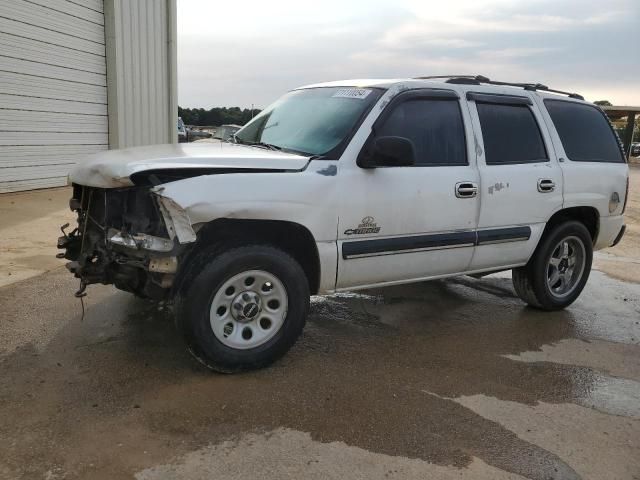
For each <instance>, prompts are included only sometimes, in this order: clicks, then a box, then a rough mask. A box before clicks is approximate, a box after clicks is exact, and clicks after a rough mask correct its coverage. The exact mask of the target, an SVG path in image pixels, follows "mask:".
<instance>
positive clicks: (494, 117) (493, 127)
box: [476, 102, 547, 165]
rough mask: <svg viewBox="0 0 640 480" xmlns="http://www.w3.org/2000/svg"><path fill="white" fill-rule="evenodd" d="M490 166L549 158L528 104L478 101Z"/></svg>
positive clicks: (540, 160) (542, 160) (486, 153)
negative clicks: (499, 103) (500, 103)
mask: <svg viewBox="0 0 640 480" xmlns="http://www.w3.org/2000/svg"><path fill="white" fill-rule="evenodd" d="M476 106H477V107H478V115H479V116H480V126H481V128H482V138H483V140H484V150H485V158H486V161H487V164H488V165H500V164H504V163H531V162H545V161H547V152H546V150H545V148H544V142H543V141H542V135H541V134H540V128H539V127H538V123H537V122H536V119H535V118H534V116H533V112H532V111H531V109H530V108H529V107H528V106H526V105H498V104H494V103H480V102H476Z"/></svg>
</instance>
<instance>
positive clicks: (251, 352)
mask: <svg viewBox="0 0 640 480" xmlns="http://www.w3.org/2000/svg"><path fill="white" fill-rule="evenodd" d="M191 264H192V268H191V269H190V272H189V273H188V274H187V276H186V278H185V279H184V281H183V283H182V286H181V289H180V292H179V293H178V295H177V298H176V325H177V326H178V328H179V329H180V330H181V331H182V333H183V335H184V338H185V341H186V343H187V347H188V349H189V352H190V353H191V354H192V355H193V356H194V357H195V358H196V359H197V360H198V361H200V362H201V363H202V364H204V365H205V366H206V367H208V368H210V369H211V370H215V371H217V372H221V373H235V372H239V371H244V370H253V369H258V368H262V367H265V366H267V365H269V364H271V363H272V362H274V361H275V360H277V359H279V358H280V357H282V356H283V355H284V354H285V353H286V352H287V351H288V350H289V349H290V348H291V347H292V346H293V344H294V343H295V342H296V340H297V339H298V337H299V336H300V334H301V332H302V330H303V328H304V325H305V322H306V317H307V314H308V312H309V297H310V295H309V284H308V281H307V278H306V276H305V273H304V271H303V270H302V267H300V265H299V264H298V262H297V261H296V260H294V259H293V258H292V257H291V256H290V255H288V254H287V253H285V252H283V251H281V250H279V249H277V248H274V247H272V246H268V245H248V246H241V247H237V248H232V249H228V250H225V251H222V252H220V251H219V249H217V248H211V249H208V250H205V251H203V252H201V253H200V254H199V255H197V256H195V257H194V258H192V260H191ZM248 270H262V271H266V272H268V273H270V274H272V275H274V276H275V277H277V279H278V280H279V281H280V282H281V283H282V285H284V288H285V290H286V294H287V299H288V308H287V311H286V315H285V317H284V322H283V323H282V325H281V326H280V328H279V330H278V331H277V333H276V334H275V336H273V337H272V338H271V339H270V340H268V341H267V342H266V343H264V344H262V345H259V346H256V347H255V348H250V349H244V350H242V349H238V348H231V347H230V346H228V345H225V344H223V343H222V342H221V341H220V340H219V339H218V338H217V337H216V335H215V334H214V332H213V329H212V326H211V323H210V316H209V315H210V308H211V304H212V301H213V299H214V296H215V294H216V292H217V291H218V290H219V289H220V288H221V287H222V286H223V284H224V283H225V281H227V280H228V279H230V278H232V277H233V276H234V275H237V274H240V273H242V272H245V271H248Z"/></svg>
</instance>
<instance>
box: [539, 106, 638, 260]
mask: <svg viewBox="0 0 640 480" xmlns="http://www.w3.org/2000/svg"><path fill="white" fill-rule="evenodd" d="M534 97H535V101H536V102H537V103H538V106H539V107H540V111H541V114H542V118H543V119H544V122H545V124H546V125H547V129H548V130H549V134H550V135H551V138H552V140H553V144H554V148H555V150H556V154H557V156H558V158H561V159H562V161H561V163H560V166H561V168H562V174H563V196H564V200H563V206H562V207H563V208H571V207H594V208H595V209H596V210H597V211H598V214H599V217H600V218H601V221H600V225H599V227H600V232H599V237H600V236H603V237H607V238H608V237H609V236H611V232H608V231H607V232H605V231H604V230H605V229H607V230H609V229H610V228H615V227H616V226H618V225H620V226H621V224H622V218H621V217H620V215H621V214H622V208H623V205H624V201H625V190H626V187H627V179H628V177H629V166H628V165H627V164H626V163H610V162H574V161H571V159H569V158H568V156H567V154H566V152H565V150H564V147H563V145H562V141H561V140H560V137H559V135H558V132H557V131H556V129H555V127H554V124H553V121H552V120H551V116H550V115H549V112H548V111H547V109H546V107H545V105H544V99H545V98H557V97H556V96H551V95H535V96H534ZM562 100H564V101H572V100H571V99H565V98H563V99H562ZM576 103H584V102H580V101H576ZM614 192H617V193H618V195H619V197H620V203H619V204H618V206H617V208H616V209H614V210H613V211H612V212H610V211H609V200H610V199H611V195H612V194H613V193H614ZM606 217H620V219H619V220H616V221H606V222H605V221H602V219H604V218H606ZM618 231H619V227H618V228H617V231H616V232H615V234H617V233H618ZM600 240H601V238H598V239H596V247H597V248H603V246H608V245H603V244H602V242H601V241H600ZM605 243H606V242H605Z"/></svg>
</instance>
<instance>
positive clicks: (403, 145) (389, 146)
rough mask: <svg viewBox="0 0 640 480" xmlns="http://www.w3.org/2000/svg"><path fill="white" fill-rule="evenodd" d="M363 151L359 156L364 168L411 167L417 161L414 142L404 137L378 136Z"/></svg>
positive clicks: (360, 164)
mask: <svg viewBox="0 0 640 480" xmlns="http://www.w3.org/2000/svg"><path fill="white" fill-rule="evenodd" d="M363 153H364V154H363V155H361V156H360V158H358V166H360V167H362V168H376V167H409V166H411V165H415V163H416V155H415V150H414V148H413V143H411V141H410V140H409V139H407V138H404V137H378V138H376V139H375V140H374V141H373V143H372V145H371V147H370V148H369V149H368V152H363Z"/></svg>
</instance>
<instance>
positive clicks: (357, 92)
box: [235, 87, 382, 155]
mask: <svg viewBox="0 0 640 480" xmlns="http://www.w3.org/2000/svg"><path fill="white" fill-rule="evenodd" d="M381 94H382V92H381V91H380V90H378V89H373V88H345V87H322V88H309V89H303V90H294V91H293V92H289V93H287V94H286V95H284V96H283V97H282V98H280V99H279V100H277V101H276V102H275V103H273V104H272V105H271V106H269V107H268V108H266V109H265V110H263V111H262V112H260V114H259V115H258V116H256V117H255V118H254V119H253V120H251V122H249V123H248V124H247V125H245V126H244V127H243V128H242V129H241V130H239V131H238V133H236V135H235V138H236V140H237V142H238V143H244V144H248V145H268V146H271V147H272V148H277V149H281V150H285V151H292V152H296V153H302V154H305V155H327V154H330V153H331V152H332V151H333V150H334V149H336V148H337V147H339V146H340V145H341V144H343V142H345V141H346V140H348V138H349V137H350V135H352V134H353V132H355V130H356V129H357V128H358V126H359V125H360V123H361V122H362V120H363V119H364V116H365V115H366V113H367V112H368V111H369V110H370V109H371V107H372V106H373V104H374V103H375V102H376V101H377V100H378V99H379V98H380V95H381Z"/></svg>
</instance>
